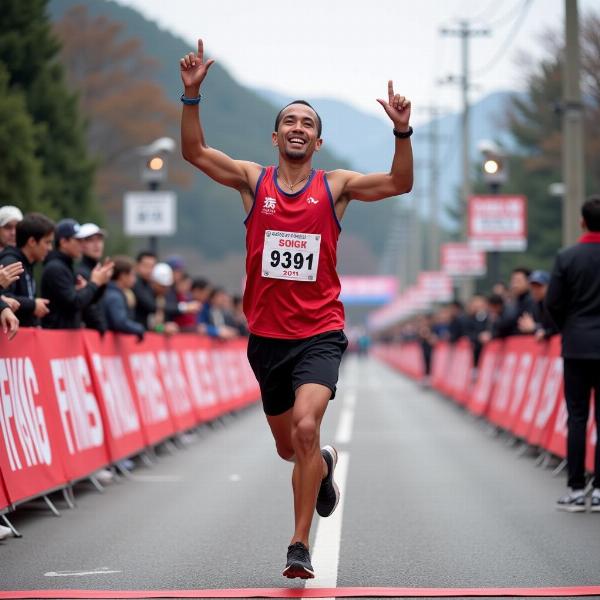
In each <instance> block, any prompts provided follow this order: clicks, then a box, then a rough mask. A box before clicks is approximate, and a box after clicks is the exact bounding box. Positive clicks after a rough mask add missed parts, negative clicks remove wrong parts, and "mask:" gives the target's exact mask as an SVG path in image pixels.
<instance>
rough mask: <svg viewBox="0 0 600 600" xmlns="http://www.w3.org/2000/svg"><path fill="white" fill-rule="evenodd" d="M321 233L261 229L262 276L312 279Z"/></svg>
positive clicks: (316, 266) (316, 265)
mask: <svg viewBox="0 0 600 600" xmlns="http://www.w3.org/2000/svg"><path fill="white" fill-rule="evenodd" d="M320 249H321V235H320V234H316V233H294V232H291V231H272V230H268V231H265V243H264V246H263V255H262V276H263V277H267V278H272V279H288V280H295V281H316V279H317V269H318V266H319V251H320Z"/></svg>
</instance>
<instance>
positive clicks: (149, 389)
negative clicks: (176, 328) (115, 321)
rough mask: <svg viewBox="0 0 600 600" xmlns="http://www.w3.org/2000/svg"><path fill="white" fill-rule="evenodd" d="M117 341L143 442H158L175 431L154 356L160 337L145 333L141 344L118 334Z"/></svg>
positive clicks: (159, 345)
mask: <svg viewBox="0 0 600 600" xmlns="http://www.w3.org/2000/svg"><path fill="white" fill-rule="evenodd" d="M120 344H121V352H122V356H125V357H127V363H126V364H127V371H126V372H127V377H128V379H129V382H130V388H131V389H132V390H133V392H134V395H135V398H136V402H137V406H138V411H139V415H140V418H141V420H142V426H143V430H144V435H145V438H146V443H147V444H148V445H152V444H158V443H159V442H161V441H163V440H164V439H166V438H168V437H169V436H171V435H173V434H174V433H175V431H176V428H175V423H174V422H173V419H172V418H171V412H170V410H169V403H168V400H167V392H166V391H165V388H164V386H163V382H162V379H161V375H160V370H161V367H160V365H159V362H158V358H157V356H156V354H157V352H158V351H159V350H163V349H164V347H165V342H164V338H162V337H161V336H158V335H156V334H147V335H146V338H145V339H144V343H143V344H139V343H138V342H137V341H136V339H135V338H134V337H132V336H122V337H120Z"/></svg>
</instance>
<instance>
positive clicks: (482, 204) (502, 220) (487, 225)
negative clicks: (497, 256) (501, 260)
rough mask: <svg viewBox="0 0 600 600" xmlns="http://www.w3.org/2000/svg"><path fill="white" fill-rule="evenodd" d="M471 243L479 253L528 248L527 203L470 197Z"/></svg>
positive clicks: (516, 197) (497, 197)
mask: <svg viewBox="0 0 600 600" xmlns="http://www.w3.org/2000/svg"><path fill="white" fill-rule="evenodd" d="M469 243H470V245H471V247H472V248H476V249H477V250H487V251H500V252H503V251H504V252H509V251H513V252H514V251H516V252H520V251H523V250H525V249H526V248H527V199H526V198H525V196H521V195H508V194H506V195H495V196H493V195H492V196H470V197H469Z"/></svg>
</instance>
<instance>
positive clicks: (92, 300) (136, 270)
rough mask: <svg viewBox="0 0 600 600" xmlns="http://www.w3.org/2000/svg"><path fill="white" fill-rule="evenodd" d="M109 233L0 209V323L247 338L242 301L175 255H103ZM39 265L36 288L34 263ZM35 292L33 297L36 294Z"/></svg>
mask: <svg viewBox="0 0 600 600" xmlns="http://www.w3.org/2000/svg"><path fill="white" fill-rule="evenodd" d="M106 237H107V232H106V231H105V230H104V229H102V228H101V227H99V226H98V225H96V224H95V223H85V224H83V225H80V224H79V223H77V221H75V220H74V219H62V220H61V221H59V222H58V223H54V222H53V221H52V220H51V219H49V218H48V217H46V216H45V215H42V214H40V213H29V214H26V215H23V214H22V212H21V211H20V210H19V208H17V207H15V206H3V207H0V292H1V294H0V326H1V327H2V329H3V331H4V333H6V334H7V335H8V337H9V338H10V339H12V338H13V337H14V335H15V334H16V333H17V330H18V328H19V326H23V327H42V328H45V329H79V328H82V327H85V328H88V329H94V330H96V331H98V332H100V333H101V334H104V333H105V332H106V331H115V332H122V333H128V334H133V335H136V336H137V337H138V339H140V340H141V339H143V337H144V335H145V334H146V332H148V331H153V332H157V333H164V334H173V333H178V332H187V333H195V334H199V335H206V336H210V337H213V338H218V339H224V340H227V339H232V338H235V337H238V336H245V335H247V334H248V329H247V324H246V321H245V318H244V315H243V312H242V310H241V299H240V298H239V297H233V296H231V295H230V294H229V293H227V292H226V291H225V290H224V289H223V288H220V287H215V286H213V285H211V283H210V282H209V281H207V280H206V279H202V278H200V277H194V276H192V275H191V274H190V273H189V272H188V270H187V269H186V264H185V261H184V260H183V258H182V257H180V256H171V257H168V258H167V259H166V260H165V261H164V262H162V261H160V260H159V257H158V256H156V255H155V254H154V253H152V252H150V251H142V252H140V253H139V254H138V255H137V257H136V259H135V260H134V259H133V258H130V257H128V256H115V257H113V258H107V257H106V256H105V241H106ZM36 263H40V264H41V265H42V268H41V277H40V278H39V286H38V285H37V283H36V277H34V266H35V265H36ZM38 287H39V293H38Z"/></svg>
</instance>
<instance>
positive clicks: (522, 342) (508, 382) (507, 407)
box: [487, 336, 540, 429]
mask: <svg viewBox="0 0 600 600" xmlns="http://www.w3.org/2000/svg"><path fill="white" fill-rule="evenodd" d="M539 351H540V344H539V343H538V342H536V340H535V339H534V338H533V337H532V336H522V337H513V338H508V339H507V340H506V342H505V345H504V350H503V353H502V354H503V357H502V359H501V363H500V366H499V371H498V379H497V384H496V386H495V388H494V391H493V393H492V397H491V400H490V407H489V410H488V413H487V416H488V419H489V420H490V421H491V422H492V423H494V424H495V425H499V426H500V427H503V428H505V429H506V428H508V426H509V424H510V423H511V422H512V419H513V418H514V415H515V413H517V412H518V411H519V410H520V407H521V404H522V402H523V397H524V394H525V390H526V386H527V383H528V381H529V376H530V375H531V367H532V364H533V357H534V356H535V354H537V353H538V352H539Z"/></svg>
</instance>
